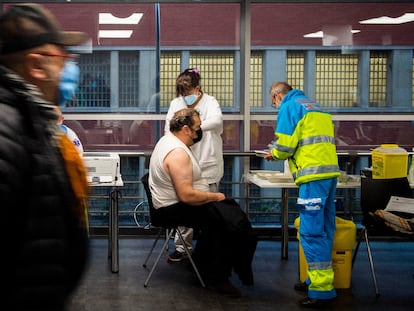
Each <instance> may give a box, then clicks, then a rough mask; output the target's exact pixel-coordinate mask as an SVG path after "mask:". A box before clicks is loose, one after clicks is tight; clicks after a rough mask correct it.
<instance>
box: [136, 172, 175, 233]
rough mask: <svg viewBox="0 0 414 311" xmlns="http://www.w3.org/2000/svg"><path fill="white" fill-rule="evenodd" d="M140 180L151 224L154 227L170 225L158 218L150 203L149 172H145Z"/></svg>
mask: <svg viewBox="0 0 414 311" xmlns="http://www.w3.org/2000/svg"><path fill="white" fill-rule="evenodd" d="M141 182H142V185H143V186H144V189H145V194H146V195H147V200H148V206H149V212H150V221H151V225H153V226H155V227H165V228H168V227H170V226H169V225H168V224H166V223H165V222H164V221H162V220H161V219H160V217H159V216H158V213H157V209H156V208H155V207H154V205H153V203H152V195H151V190H150V186H149V173H146V174H145V175H144V176H142V177H141Z"/></svg>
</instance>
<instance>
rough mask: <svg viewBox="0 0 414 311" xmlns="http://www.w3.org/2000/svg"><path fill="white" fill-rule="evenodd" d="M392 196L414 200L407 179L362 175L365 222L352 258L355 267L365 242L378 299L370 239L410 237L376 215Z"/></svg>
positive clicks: (362, 205) (376, 293)
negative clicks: (374, 237)
mask: <svg viewBox="0 0 414 311" xmlns="http://www.w3.org/2000/svg"><path fill="white" fill-rule="evenodd" d="M391 196H399V197H406V198H412V189H411V188H410V184H409V182H408V180H407V178H406V177H404V178H393V179H372V176H371V175H370V174H369V173H365V174H364V173H362V174H361V209H362V213H363V220H362V229H361V231H360V235H359V238H358V243H357V246H356V248H355V252H354V255H353V258H352V265H354V262H355V259H356V256H357V253H358V249H359V246H360V244H361V241H362V240H365V245H366V248H367V252H368V260H369V264H370V268H371V275H372V280H373V283H374V288H375V295H376V297H379V296H380V293H379V289H378V284H377V278H376V274H375V267H374V260H373V257H372V251H371V246H370V243H369V237H370V236H381V237H401V238H404V239H406V238H407V236H408V235H405V236H404V234H402V233H400V232H397V231H394V230H392V229H391V228H389V227H388V226H386V225H385V223H384V222H383V221H381V220H380V219H379V218H378V217H375V215H374V213H375V211H376V210H379V209H385V208H386V206H387V204H388V202H389V200H390V198H391Z"/></svg>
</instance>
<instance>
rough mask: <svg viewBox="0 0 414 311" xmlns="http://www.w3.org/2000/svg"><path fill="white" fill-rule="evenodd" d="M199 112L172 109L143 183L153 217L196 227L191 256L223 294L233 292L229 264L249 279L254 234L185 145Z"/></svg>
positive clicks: (196, 128) (192, 137)
mask: <svg viewBox="0 0 414 311" xmlns="http://www.w3.org/2000/svg"><path fill="white" fill-rule="evenodd" d="M202 132H203V131H202V127H201V119H200V116H199V112H198V111H197V110H195V109H192V108H185V109H182V110H179V111H177V112H176V113H175V114H174V116H173V118H172V119H171V121H170V132H169V133H167V134H165V135H164V136H163V137H161V139H160V140H159V141H158V143H157V144H156V146H155V148H154V150H153V152H152V155H151V159H150V165H149V187H150V190H151V195H152V201H153V205H154V207H155V209H156V211H155V212H156V215H157V218H160V219H162V220H164V221H165V222H166V223H171V222H172V223H176V224H178V225H183V226H186V227H189V228H197V229H200V233H199V238H198V240H197V244H196V247H195V250H194V256H193V257H194V260H195V262H196V263H197V266H198V268H199V269H200V273H201V274H202V275H203V277H204V278H205V279H207V283H209V284H210V285H212V286H214V288H215V289H216V290H217V291H218V292H219V293H222V294H224V295H227V296H230V297H239V296H240V291H239V289H237V288H235V287H234V286H233V285H232V284H231V282H230V280H229V277H230V276H231V272H232V270H234V272H235V273H237V274H238V276H239V278H240V279H241V281H242V282H243V283H244V284H245V285H253V273H252V269H251V262H252V259H253V254H254V251H255V247H256V240H255V239H254V237H252V235H251V224H250V222H249V220H248V218H247V216H246V214H245V213H244V212H243V211H242V210H241V209H240V206H238V205H237V203H235V201H234V200H228V199H226V198H225V195H224V194H223V193H221V192H211V191H210V190H209V185H208V182H207V180H206V179H205V178H203V177H202V170H201V168H200V165H199V164H198V161H197V158H196V157H195V156H194V154H193V152H192V151H191V150H190V147H191V146H192V145H194V144H196V143H198V142H199V141H200V139H201V137H202Z"/></svg>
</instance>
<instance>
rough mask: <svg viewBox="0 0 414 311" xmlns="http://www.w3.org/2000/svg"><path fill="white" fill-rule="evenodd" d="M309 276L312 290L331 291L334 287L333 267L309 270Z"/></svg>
mask: <svg viewBox="0 0 414 311" xmlns="http://www.w3.org/2000/svg"><path fill="white" fill-rule="evenodd" d="M308 276H309V279H310V285H309V290H310V291H311V290H314V291H331V290H333V289H334V286H333V282H334V272H333V270H332V269H327V270H308Z"/></svg>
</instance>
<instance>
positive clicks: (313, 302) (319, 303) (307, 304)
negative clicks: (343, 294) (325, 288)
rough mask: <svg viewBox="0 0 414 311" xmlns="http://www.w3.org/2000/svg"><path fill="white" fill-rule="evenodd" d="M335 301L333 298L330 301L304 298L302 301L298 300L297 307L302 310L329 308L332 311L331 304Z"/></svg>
mask: <svg viewBox="0 0 414 311" xmlns="http://www.w3.org/2000/svg"><path fill="white" fill-rule="evenodd" d="M334 301H335V298H332V299H316V298H309V297H305V298H304V299H301V300H299V305H300V306H301V307H303V308H329V309H331V310H332V309H333V305H332V303H333V302H334Z"/></svg>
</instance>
